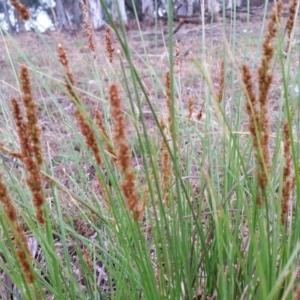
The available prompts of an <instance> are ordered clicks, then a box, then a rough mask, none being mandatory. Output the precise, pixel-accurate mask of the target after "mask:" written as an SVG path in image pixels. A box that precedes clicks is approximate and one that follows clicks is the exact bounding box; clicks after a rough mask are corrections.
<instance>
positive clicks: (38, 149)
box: [20, 66, 43, 166]
mask: <svg viewBox="0 0 300 300" xmlns="http://www.w3.org/2000/svg"><path fill="white" fill-rule="evenodd" d="M20 80H21V91H22V100H23V103H24V107H25V112H26V117H27V128H28V134H29V137H30V139H31V143H32V151H33V153H34V155H35V158H36V161H37V163H38V165H39V166H41V165H42V164H43V154H42V146H41V130H40V127H39V125H38V117H37V109H36V104H35V102H34V100H33V96H32V92H31V85H30V78H29V72H28V69H27V67H26V66H22V67H21V70H20Z"/></svg>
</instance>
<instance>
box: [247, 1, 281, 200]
mask: <svg viewBox="0 0 300 300" xmlns="http://www.w3.org/2000/svg"><path fill="white" fill-rule="evenodd" d="M274 5H275V6H274V9H273V11H272V13H271V16H270V20H269V22H268V30H267V34H266V36H265V39H264V42H263V45H262V54H263V56H262V59H261V62H260V65H259V67H258V96H257V97H256V96H255V94H254V91H253V84H252V77H251V73H250V70H249V68H248V66H247V65H243V68H242V79H243V83H244V85H245V90H246V94H247V104H246V111H247V114H248V115H249V118H250V122H249V131H250V133H251V135H252V137H253V146H254V149H255V151H256V159H257V165H258V171H257V174H258V185H259V187H260V191H259V194H258V205H261V204H262V202H263V201H264V200H265V197H264V196H263V193H262V192H263V191H264V189H265V188H266V186H267V184H268V171H269V168H270V154H269V135H270V132H269V117H268V110H269V106H268V94H269V91H270V86H271V83H272V80H273V74H272V73H271V63H272V59H273V57H274V52H275V47H274V45H273V42H274V39H275V36H276V33H277V26H278V22H279V19H280V15H281V10H282V2H281V1H278V2H276V3H275V4H274Z"/></svg>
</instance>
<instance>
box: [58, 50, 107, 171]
mask: <svg viewBox="0 0 300 300" xmlns="http://www.w3.org/2000/svg"><path fill="white" fill-rule="evenodd" d="M58 59H59V61H60V62H61V64H62V66H63V68H64V70H65V73H66V79H65V86H66V89H67V91H68V93H69V96H70V98H71V101H72V102H74V103H75V105H76V110H75V117H76V119H77V122H78V124H79V126H80V129H81V133H82V134H83V136H84V137H85V142H86V144H87V146H88V147H89V148H90V150H91V151H92V152H93V154H94V157H95V160H96V162H97V164H98V165H101V164H102V159H101V155H100V149H99V146H98V143H97V138H96V136H95V133H94V131H93V129H92V128H91V125H90V124H89V123H88V121H87V120H86V117H85V115H84V114H83V113H82V112H81V111H80V110H79V108H78V106H79V105H81V100H80V95H79V93H78V92H76V93H75V88H76V84H75V80H74V76H73V74H72V72H71V70H70V67H69V61H68V56H67V53H66V51H65V49H64V48H63V46H62V45H60V44H59V45H58Z"/></svg>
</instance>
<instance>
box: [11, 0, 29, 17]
mask: <svg viewBox="0 0 300 300" xmlns="http://www.w3.org/2000/svg"><path fill="white" fill-rule="evenodd" d="M10 4H11V5H12V6H13V7H14V8H15V9H16V10H17V12H18V14H19V17H20V19H22V20H24V21H27V20H29V19H30V13H29V10H28V8H27V7H26V6H25V5H23V4H21V3H20V2H19V1H17V0H10Z"/></svg>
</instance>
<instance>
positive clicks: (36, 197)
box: [11, 98, 45, 224]
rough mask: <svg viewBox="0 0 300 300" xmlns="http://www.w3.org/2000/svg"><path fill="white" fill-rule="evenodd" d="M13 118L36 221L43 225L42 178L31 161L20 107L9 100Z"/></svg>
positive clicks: (35, 164) (30, 147)
mask: <svg viewBox="0 0 300 300" xmlns="http://www.w3.org/2000/svg"><path fill="white" fill-rule="evenodd" d="M11 105H12V110H13V117H14V120H15V122H16V127H17V133H18V137H19V140H20V147H21V157H22V161H23V163H24V166H25V169H26V171H27V178H26V183H27V185H28V187H29V189H30V191H31V193H32V197H33V205H34V207H35V209H36V219H37V221H38V222H39V223H40V224H45V218H44V213H43V209H42V206H43V204H44V203H45V197H44V195H43V185H42V178H41V174H40V172H39V167H38V164H37V162H36V161H35V160H34V159H33V157H34V152H33V146H32V143H31V136H30V132H29V129H28V124H27V123H26V122H25V121H24V120H23V117H22V113H21V109H20V106H19V104H18V102H17V101H16V99H14V98H12V99H11Z"/></svg>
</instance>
